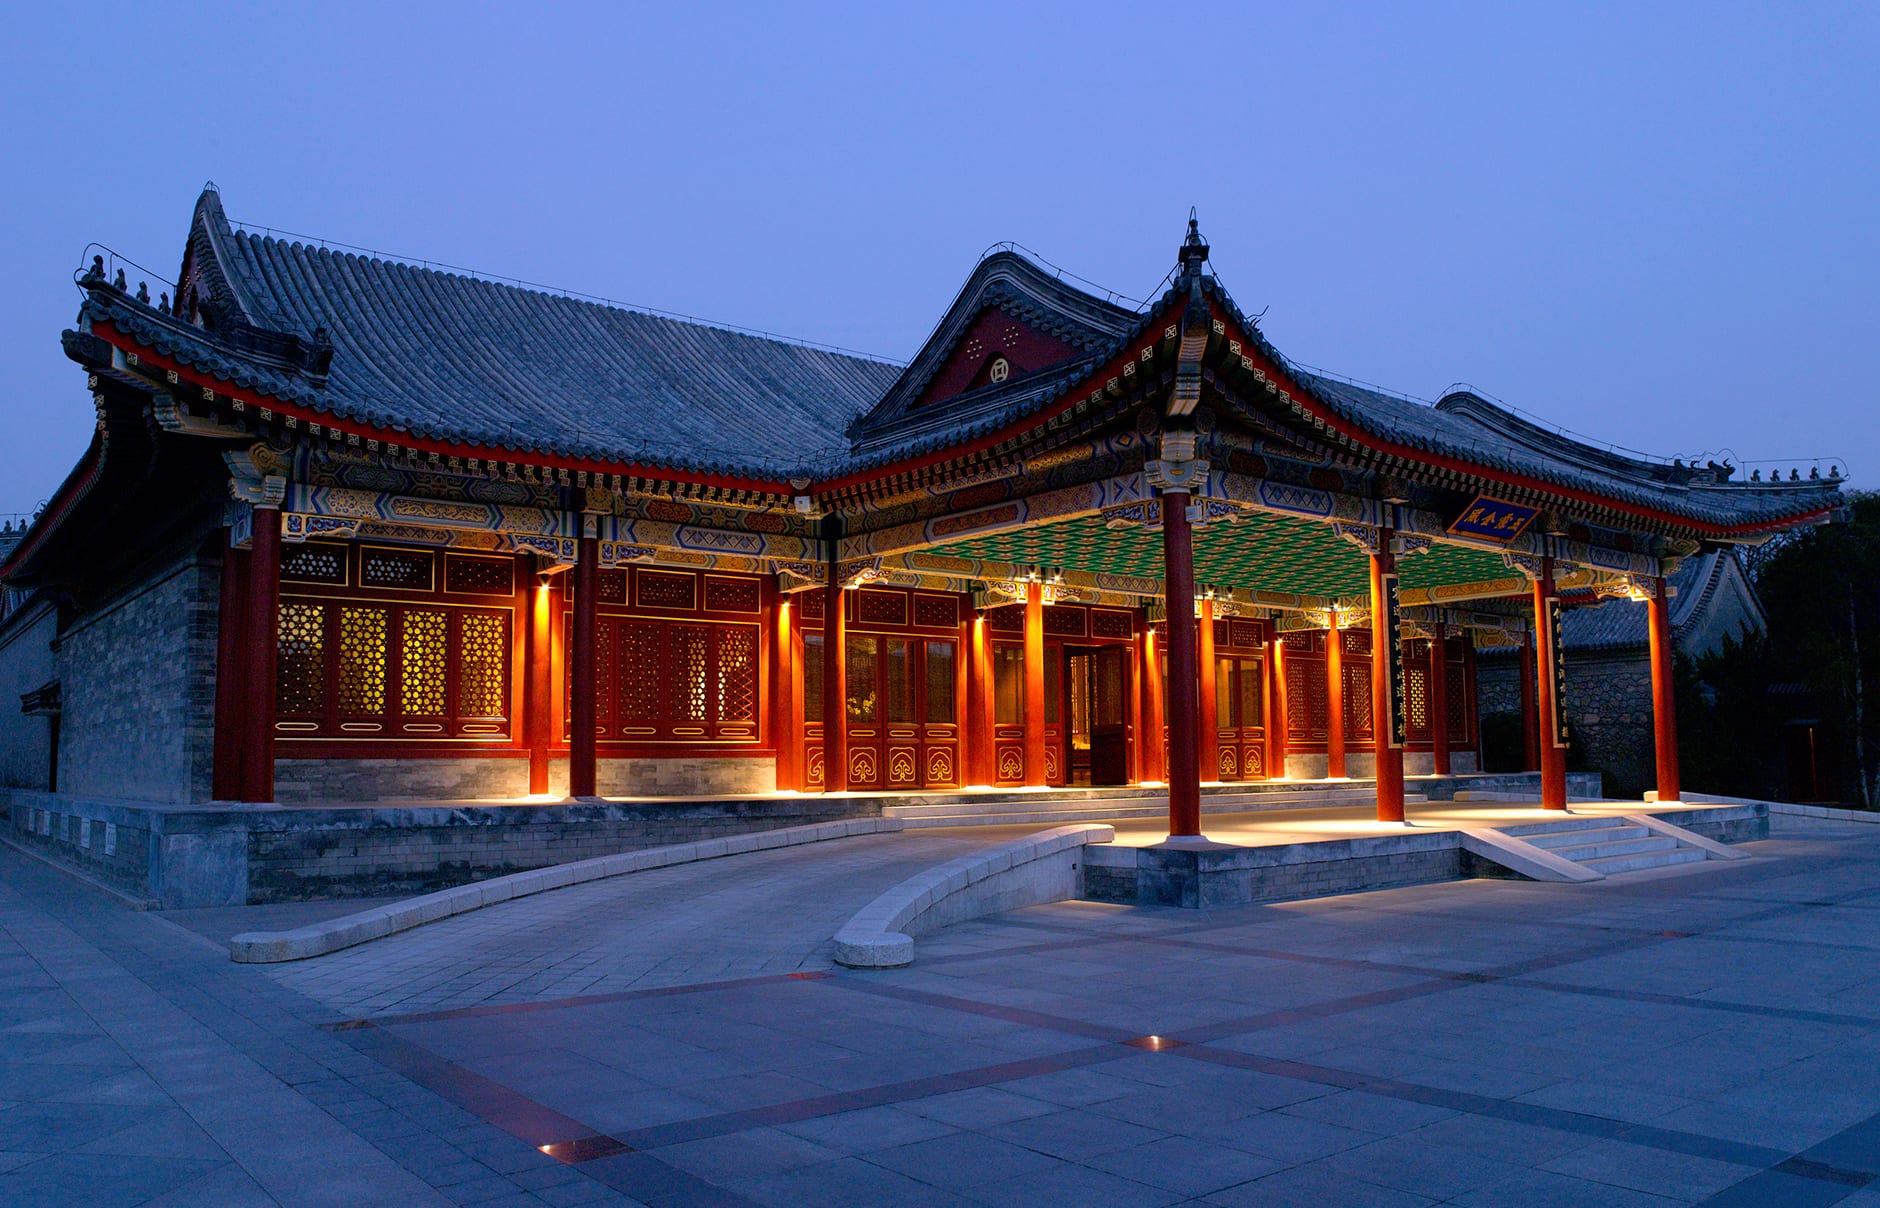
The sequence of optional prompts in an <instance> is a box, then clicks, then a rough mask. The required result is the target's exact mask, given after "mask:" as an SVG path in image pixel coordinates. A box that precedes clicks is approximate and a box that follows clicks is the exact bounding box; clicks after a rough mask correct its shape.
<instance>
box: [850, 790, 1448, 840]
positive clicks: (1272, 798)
mask: <svg viewBox="0 0 1880 1208" xmlns="http://www.w3.org/2000/svg"><path fill="white" fill-rule="evenodd" d="M1376 800H1377V791H1376V789H1374V788H1373V787H1372V786H1371V785H1370V783H1369V782H1366V783H1364V784H1363V785H1361V786H1352V787H1346V786H1344V785H1301V786H1300V787H1298V788H1288V787H1283V786H1279V785H1273V786H1271V787H1264V788H1261V789H1257V790H1237V789H1232V788H1230V789H1203V790H1202V793H1201V812H1202V813H1203V814H1244V813H1251V812H1254V811H1256V810H1294V809H1313V808H1316V807H1326V806H1341V805H1371V804H1372V803H1374V802H1375V801H1376ZM1427 800H1429V798H1428V796H1427V795H1425V794H1418V793H1408V794H1405V796H1404V801H1405V802H1406V803H1415V802H1419V801H1427ZM1167 812H1168V797H1167V796H1166V795H1163V794H1161V793H1158V792H1153V791H1151V792H1142V791H1136V792H1132V793H1130V794H1129V795H1127V796H1122V795H1118V796H1103V797H1060V796H1053V795H1046V794H1043V793H1039V794H1032V795H1012V796H1003V795H1001V796H996V797H992V798H990V799H986V800H974V799H972V798H970V797H965V796H959V797H950V798H947V799H945V800H939V801H922V802H913V803H908V804H894V805H884V806H882V808H881V816H882V817H884V818H898V819H900V820H901V821H902V822H903V823H905V824H906V826H907V829H909V830H915V829H922V828H928V827H939V826H1018V825H1038V824H1048V825H1052V826H1068V825H1070V824H1073V823H1078V822H1111V821H1116V820H1120V819H1126V818H1156V817H1161V816H1162V815H1164V814H1166V813H1167Z"/></svg>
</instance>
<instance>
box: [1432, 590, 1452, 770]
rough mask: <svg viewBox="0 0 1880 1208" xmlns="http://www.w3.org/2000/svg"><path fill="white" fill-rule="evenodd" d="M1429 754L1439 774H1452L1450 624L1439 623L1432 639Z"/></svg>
mask: <svg viewBox="0 0 1880 1208" xmlns="http://www.w3.org/2000/svg"><path fill="white" fill-rule="evenodd" d="M1429 646H1430V690H1429V696H1428V699H1429V705H1430V755H1431V758H1432V760H1433V762H1434V763H1435V769H1434V770H1435V772H1436V774H1437V775H1438V776H1447V775H1449V627H1448V626H1447V625H1441V624H1439V625H1437V626H1436V637H1435V638H1434V639H1433V640H1432V641H1431V642H1430V644H1429Z"/></svg>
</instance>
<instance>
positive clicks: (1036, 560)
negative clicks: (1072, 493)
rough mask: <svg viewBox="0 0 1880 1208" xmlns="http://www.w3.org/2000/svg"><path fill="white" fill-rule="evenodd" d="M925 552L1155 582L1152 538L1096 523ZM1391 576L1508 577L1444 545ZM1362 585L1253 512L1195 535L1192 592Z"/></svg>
mask: <svg viewBox="0 0 1880 1208" xmlns="http://www.w3.org/2000/svg"><path fill="white" fill-rule="evenodd" d="M933 552H934V553H937V554H948V555H953V556H955V557H962V558H984V559H987V560H989V561H996V562H1019V563H1033V564H1040V565H1044V566H1051V567H1058V568H1060V569H1063V570H1081V571H1089V572H1095V573H1105V574H1121V575H1140V576H1143V577H1145V578H1150V579H1160V578H1161V577H1162V534H1161V531H1160V530H1159V529H1144V528H1138V527H1130V528H1124V529H1108V528H1105V527H1104V525H1103V521H1102V519H1101V518H1100V517H1096V516H1087V517H1084V518H1082V519H1078V520H1067V521H1064V522H1062V523H1059V524H1052V525H1045V526H1040V527H1036V528H1023V529H1013V530H1011V531H1009V532H1003V533H995V534H992V535H991V536H986V537H975V538H972V539H969V540H965V541H955V542H952V543H950V544H947V545H942V546H939V547H937V548H936V549H934V551H933ZM1398 569H1399V571H1400V572H1401V573H1402V576H1403V585H1404V586H1405V587H1406V588H1417V587H1434V586H1437V585H1440V584H1447V583H1481V582H1486V581H1489V580H1493V579H1503V578H1506V577H1508V575H1509V573H1510V572H1509V570H1508V568H1507V567H1506V566H1505V565H1504V564H1503V563H1502V560H1501V558H1500V556H1499V555H1496V554H1491V553H1485V552H1483V551H1480V550H1473V549H1463V548H1461V547H1458V546H1454V545H1437V546H1434V547H1432V548H1431V550H1430V551H1429V552H1428V553H1425V554H1412V555H1408V556H1406V557H1403V558H1400V559H1399V560H1398ZM1370 575H1371V572H1370V566H1369V563H1368V561H1367V559H1366V558H1365V555H1364V551H1363V550H1361V549H1359V548H1358V547H1357V546H1355V545H1353V544H1351V543H1350V542H1349V541H1346V540H1344V539H1343V538H1342V537H1339V536H1337V535H1336V534H1335V533H1333V532H1332V528H1331V526H1330V525H1329V524H1324V523H1319V522H1315V521H1310V520H1296V519H1293V518H1292V517H1290V516H1278V515H1274V514H1272V513H1270V512H1253V513H1249V514H1247V515H1246V516H1245V517H1244V518H1243V519H1242V520H1241V521H1240V522H1239V523H1238V524H1227V523H1224V522H1221V521H1216V522H1215V523H1213V524H1210V525H1208V526H1207V527H1205V528H1202V529H1197V530H1196V531H1195V582H1197V583H1200V584H1206V585H1210V586H1214V587H1237V588H1246V589H1248V590H1253V591H1281V592H1297V593H1299V594H1301V595H1312V596H1343V597H1350V596H1363V595H1367V594H1368V593H1369V592H1370V590H1371V578H1370Z"/></svg>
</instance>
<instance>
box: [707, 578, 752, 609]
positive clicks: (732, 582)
mask: <svg viewBox="0 0 1880 1208" xmlns="http://www.w3.org/2000/svg"><path fill="white" fill-rule="evenodd" d="M758 601H759V592H758V588H757V580H755V579H720V578H717V577H716V576H708V577H707V578H706V580H705V611H706V612H756V611H757V610H758V606H759V605H758Z"/></svg>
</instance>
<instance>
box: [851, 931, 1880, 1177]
mask: <svg viewBox="0 0 1880 1208" xmlns="http://www.w3.org/2000/svg"><path fill="white" fill-rule="evenodd" d="M1611 946H1613V945H1599V947H1611ZM1627 946H1635V945H1627ZM1537 963H1544V961H1524V962H1519V963H1518V964H1519V965H1531V964H1537ZM1511 967H1518V966H1511ZM828 984H829V985H831V986H835V987H840V988H842V989H845V990H860V991H863V992H864V993H871V994H883V995H885V996H887V997H893V998H902V999H908V1000H911V1001H918V1002H922V1003H924V1004H926V1005H929V1006H937V1007H944V1008H948V1009H952V1010H960V1011H966V1012H968V1013H971V1014H975V1015H989V1016H992V1017H994V1018H997V1019H1002V1020H1006V1021H1008V1022H1011V1023H1015V1024H1023V1025H1027V1026H1031V1027H1045V1028H1051V1029H1053V1030H1069V1031H1071V1032H1072V1034H1076V1035H1087V1034H1090V1032H1091V1031H1092V1030H1093V1025H1090V1024H1087V1023H1084V1022H1083V1021H1081V1020H1067V1019H1064V1018H1063V1017H1060V1016H1053V1015H1048V1014H1045V1013H1043V1012H1038V1011H1027V1010H1021V1009H1015V1008H1010V1007H1002V1006H998V1005H996V1004H991V1003H982V1002H978V1001H976V1000H973V999H963V998H957V997H955V996H951V995H944V994H931V993H927V992H924V991H911V992H910V991H906V990H904V989H901V988H898V987H886V986H867V985H864V984H862V983H860V982H859V981H858V980H856V979H852V978H846V977H845V978H837V979H834V980H832V981H831V982H829V983H828ZM1453 984H1454V983H1450V982H1440V981H1438V982H1424V983H1418V984H1416V985H1413V986H1406V987H1402V988H1401V989H1400V990H1396V991H1380V992H1377V993H1374V994H1359V995H1352V996H1349V997H1347V998H1343V999H1338V1000H1336V1001H1334V1002H1332V1003H1326V1004H1322V1005H1320V1006H1319V1007H1317V1008H1301V1009H1298V1010H1291V1011H1283V1012H1270V1013H1268V1014H1266V1015H1264V1016H1251V1017H1249V1019H1257V1020H1268V1019H1281V1020H1283V1021H1284V1022H1305V1021H1309V1020H1311V1019H1315V1018H1320V1017H1323V1016H1324V1015H1326V1014H1331V1013H1339V1012H1342V1011H1347V1010H1356V1009H1360V1008H1362V1007H1364V1006H1371V1005H1376V1004H1377V1003H1380V1002H1391V1001H1399V1000H1401V999H1404V998H1413V997H1419V996H1421V995H1423V994H1428V993H1434V992H1436V991H1437V990H1440V989H1447V988H1450V987H1451V986H1452V985H1453ZM1288 1017H1297V1018H1296V1019H1294V1018H1288ZM1060 1023H1062V1024H1068V1025H1070V1027H1069V1028H1067V1029H1061V1028H1059V1026H1058V1025H1059V1024H1060ZM1222 1026H1224V1025H1215V1026H1214V1027H1211V1028H1203V1029H1195V1030H1193V1031H1190V1032H1186V1033H1182V1034H1179V1035H1175V1036H1171V1037H1169V1038H1167V1039H1163V1038H1160V1037H1156V1038H1149V1037H1135V1038H1132V1039H1131V1040H1126V1041H1123V1042H1121V1043H1123V1044H1125V1045H1129V1046H1131V1047H1136V1048H1150V1049H1152V1050H1153V1051H1158V1052H1161V1051H1166V1052H1172V1053H1175V1054H1177V1055H1178V1056H1182V1057H1186V1058H1188V1059H1190V1060H1197V1061H1207V1062H1210V1063H1212V1064H1216V1065H1223V1066H1231V1067H1234V1068H1237V1069H1245V1070H1250V1071H1254V1072H1257V1073H1264V1074H1272V1075H1276V1076H1279V1077H1283V1078H1290V1079H1293V1080H1294V1081H1299V1082H1309V1083H1314V1084H1317V1085H1322V1086H1333V1087H1337V1088H1339V1089H1342V1090H1362V1091H1367V1092H1370V1093H1372V1094H1377V1095H1382V1096H1385V1097H1388V1098H1393V1099H1399V1100H1403V1101H1406V1102H1412V1103H1422V1104H1426V1105H1429V1106H1434V1107H1443V1108H1447V1109H1449V1110H1451V1111H1457V1112H1463V1113H1465V1114H1469V1115H1474V1116H1484V1117H1489V1118H1492V1119H1499V1120H1507V1121H1510V1122H1513V1123H1519V1124H1528V1125H1534V1126H1538V1127H1542V1128H1550V1129H1553V1130H1555V1131H1557V1132H1567V1133H1574V1134H1577V1135H1582V1136H1592V1137H1598V1138H1602V1139H1608V1140H1618V1141H1624V1142H1626V1143H1628V1144H1632V1145H1639V1146H1643V1147H1646V1148H1651V1149H1657V1150H1661V1151H1664V1152H1666V1153H1677V1154H1684V1155H1687V1156H1691V1157H1700V1158H1708V1159H1711V1160H1713V1161H1719V1162H1730V1163H1734V1164H1736V1165H1739V1166H1761V1167H1765V1168H1769V1169H1775V1168H1780V1169H1781V1170H1782V1172H1783V1173H1784V1174H1786V1175H1788V1176H1790V1177H1798V1178H1803V1179H1808V1180H1813V1181H1817V1182H1819V1181H1823V1180H1825V1181H1827V1182H1828V1183H1831V1184H1835V1185H1839V1186H1842V1187H1843V1188H1850V1187H1853V1186H1861V1185H1864V1184H1865V1183H1866V1182H1867V1181H1868V1180H1869V1179H1871V1178H1873V1177H1875V1175H1870V1174H1865V1173H1862V1172H1860V1171H1854V1170H1849V1169H1847V1168H1846V1167H1845V1166H1842V1165H1837V1164H1836V1163H1835V1162H1833V1161H1828V1160H1823V1159H1822V1158H1819V1157H1811V1156H1810V1155H1811V1154H1814V1153H1815V1152H1816V1151H1815V1150H1810V1151H1808V1152H1807V1153H1804V1154H1799V1155H1790V1154H1787V1153H1785V1152H1784V1151H1782V1150H1779V1149H1772V1148H1770V1147H1768V1146H1763V1145H1750V1144H1747V1143H1744V1142H1739V1141H1731V1140H1728V1139H1726V1138H1722V1137H1712V1136H1707V1135H1705V1134H1703V1133H1693V1132H1687V1131H1684V1130H1681V1129H1668V1128H1659V1127H1656V1126H1654V1125H1649V1124H1631V1123H1627V1122H1625V1121H1620V1120H1610V1119H1607V1118H1605V1117H1603V1116H1591V1115H1586V1114H1583V1113H1580V1112H1572V1111H1567V1110H1565V1109H1562V1108H1553V1107H1544V1106H1541V1105H1539V1104H1531V1103H1519V1102H1515V1101H1513V1100H1508V1099H1496V1098H1493V1097H1490V1096H1487V1095H1477V1094H1473V1093H1470V1092H1467V1091H1454V1090H1448V1089H1445V1088H1443V1087H1436V1086H1426V1085H1423V1084H1421V1083H1414V1082H1407V1081H1404V1080H1401V1079H1395V1078H1381V1077H1378V1076H1376V1075H1372V1074H1364V1073H1360V1072H1357V1071H1355V1070H1342V1069H1337V1068H1335V1067H1331V1066H1322V1065H1314V1064H1312V1063H1309V1062H1302V1061H1293V1060H1285V1059H1279V1058H1268V1057H1261V1056H1258V1055H1255V1054H1250V1053H1242V1052H1238V1051H1235V1050H1232V1049H1221V1048H1217V1047H1215V1046H1214V1045H1211V1044H1208V1043H1207V1042H1206V1041H1204V1040H1199V1039H1198V1036H1200V1035H1202V1034H1207V1033H1213V1032H1215V1031H1217V1030H1218V1029H1219V1028H1220V1027H1222ZM1262 1026H1273V1025H1271V1024H1265V1025H1262ZM1101 1030H1103V1031H1105V1032H1111V1033H1114V1032H1117V1031H1120V1029H1109V1028H1104V1029H1101ZM1247 1030H1259V1029H1258V1028H1250V1029H1247ZM1227 1034H1228V1035H1234V1034H1238V1033H1227ZM1149 1041H1153V1042H1154V1043H1145V1042H1149ZM1875 1120H1876V1121H1880V1114H1877V1115H1876V1117H1875ZM1870 1123H1871V1122H1870ZM1856 1127H1857V1128H1860V1127H1864V1126H1856ZM1853 1131H1854V1130H1849V1132H1850V1133H1851V1132H1853ZM1862 1139H1863V1140H1864V1141H1866V1142H1867V1143H1868V1145H1869V1146H1870V1147H1871V1148H1872V1150H1873V1153H1874V1158H1873V1165H1874V1166H1875V1167H1876V1172H1877V1173H1880V1129H1876V1130H1874V1134H1873V1136H1872V1137H1868V1136H1866V1135H1865V1134H1862ZM1829 1144H1830V1143H1829V1142H1823V1143H1822V1145H1820V1146H1817V1147H1816V1149H1817V1150H1821V1151H1822V1153H1823V1154H1827V1155H1834V1154H1835V1153H1837V1152H1838V1151H1836V1150H1833V1149H1829V1148H1828V1146H1829ZM1842 1148H1843V1149H1845V1148H1847V1146H1846V1145H1843V1146H1842ZM1842 1194H1843V1195H1845V1194H1846V1191H1845V1190H1844V1191H1843V1193H1842ZM1837 1198H1838V1197H1837ZM1742 1202H1743V1203H1745V1204H1748V1203H1753V1202H1759V1203H1768V1202H1770V1201H1750V1200H1744V1201H1742ZM1825 1202H1832V1201H1825Z"/></svg>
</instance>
